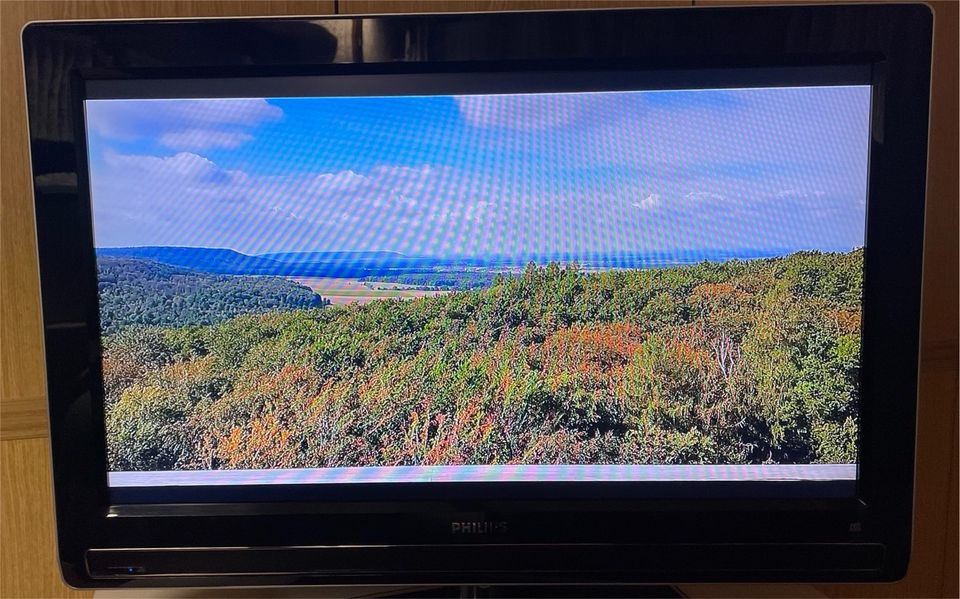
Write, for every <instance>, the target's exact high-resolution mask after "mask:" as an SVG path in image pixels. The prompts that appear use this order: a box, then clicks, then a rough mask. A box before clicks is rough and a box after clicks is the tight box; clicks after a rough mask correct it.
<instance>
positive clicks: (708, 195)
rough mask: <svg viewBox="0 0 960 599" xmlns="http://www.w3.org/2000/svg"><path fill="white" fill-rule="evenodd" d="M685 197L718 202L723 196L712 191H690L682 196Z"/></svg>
mask: <svg viewBox="0 0 960 599" xmlns="http://www.w3.org/2000/svg"><path fill="white" fill-rule="evenodd" d="M684 197H685V198H686V199H688V200H691V201H694V202H720V201H723V196H722V195H720V194H719V193H713V192H712V191H691V192H690V193H688V194H687V195H685V196H684Z"/></svg>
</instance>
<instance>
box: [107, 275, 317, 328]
mask: <svg viewBox="0 0 960 599" xmlns="http://www.w3.org/2000/svg"><path fill="white" fill-rule="evenodd" d="M97 271H98V273H97V278H98V284H99V288H100V289H99V292H100V324H101V329H102V330H103V331H104V333H107V334H109V333H114V332H117V331H119V330H121V329H123V328H125V327H129V326H143V325H176V326H182V325H192V324H213V323H216V322H221V321H224V320H227V319H229V318H232V317H234V316H237V315H239V314H246V313H248V312H258V313H263V312H269V311H271V310H291V309H295V308H313V307H318V306H322V305H323V304H324V300H323V298H321V297H320V296H319V295H316V294H315V293H313V292H312V291H311V290H310V289H309V288H307V287H304V286H303V285H299V284H297V283H294V282H292V281H288V280H287V279H284V278H281V277H244V276H224V275H212V274H207V273H202V272H198V271H195V270H190V269H186V268H179V267H176V266H169V265H166V264H160V263H158V262H154V261H152V260H146V259H139V258H114V257H107V256H100V257H98V259H97Z"/></svg>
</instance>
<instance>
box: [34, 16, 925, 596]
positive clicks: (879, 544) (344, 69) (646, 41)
mask: <svg viewBox="0 0 960 599" xmlns="http://www.w3.org/2000/svg"><path fill="white" fill-rule="evenodd" d="M931 20H932V17H931V13H930V10H929V9H928V8H927V7H926V6H923V5H919V4H913V5H898V4H884V5H863V4H858V5H851V6H841V5H837V6H828V5H819V6H789V7H787V6H780V7H760V6H753V7H747V8H692V9H669V10H667V9H663V10H661V9H657V10H608V11H583V12H578V11H561V12H517V13H503V14H450V15H417V16H362V17H322V18H259V19H225V20H152V21H149V20H145V21H103V22H65V23H34V24H30V25H28V26H27V27H26V28H25V30H24V32H23V50H24V60H25V71H26V90H27V98H28V108H29V123H30V138H31V150H32V169H33V185H34V193H35V205H36V222H37V239H38V248H39V266H40V274H41V285H42V301H43V322H44V335H45V348H46V350H45V351H46V368H47V374H48V389H49V408H50V427H51V429H50V431H51V440H52V450H53V464H54V482H55V496H56V517H57V529H58V539H59V560H60V563H61V566H62V570H63V574H64V577H65V579H66V580H67V582H69V583H70V584H71V585H75V586H79V587H91V586H103V587H111V586H121V585H129V586H148V585H191V586H199V585H218V584H232V585H236V584H334V583H337V584H358V583H367V584H371V583H376V584H387V583H389V584H407V583H409V584H444V583H446V584H450V583H478V584H479V583H482V584H498V583H500V584H504V583H543V582H552V583H555V584H556V583H639V582H653V581H671V582H678V581H747V580H751V581H760V580H767V581H842V580H892V579H896V578H898V577H900V576H902V575H903V573H904V571H905V569H906V566H907V563H908V558H909V554H910V542H911V508H912V493H913V487H912V484H913V448H914V423H915V418H914V416H915V408H916V392H917V387H916V378H917V367H916V365H917V354H918V335H919V333H918V330H919V328H918V323H919V316H920V282H921V249H922V234H923V212H924V192H925V188H924V178H925V169H926V146H927V142H926V140H927V110H928V89H929V63H930V42H931ZM38 509H40V508H38Z"/></svg>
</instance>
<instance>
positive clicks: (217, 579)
mask: <svg viewBox="0 0 960 599" xmlns="http://www.w3.org/2000/svg"><path fill="white" fill-rule="evenodd" d="M344 21H346V22H348V23H349V24H350V26H349V27H343V26H342V23H343V22H344ZM335 23H339V24H340V25H336V24H335ZM931 25H932V15H931V13H930V11H929V9H928V8H927V7H925V6H924V5H917V4H913V5H881V6H875V5H852V6H791V7H748V8H709V9H708V8H688V9H655V10H647V9H641V10H613V11H610V10H608V11H588V12H579V11H563V12H541V13H535V12H531V13H503V14H496V13H481V14H462V15H418V16H382V17H323V18H318V19H309V20H308V19H299V18H276V19H230V20H192V21H187V20H183V21H159V20H158V21H128V22H73V23H36V24H31V25H28V26H27V27H26V28H25V30H24V32H23V43H24V57H25V64H26V69H25V72H26V83H27V90H28V107H29V123H30V139H31V152H32V162H33V166H32V168H33V175H34V194H35V205H36V219H37V235H38V247H39V257H40V274H41V291H42V295H41V297H42V302H43V320H44V339H45V351H46V364H47V377H48V395H49V406H50V426H51V441H52V448H53V462H54V483H55V497H56V510H57V524H58V539H59V551H60V562H61V566H62V569H63V572H64V576H65V578H66V579H67V581H68V582H69V583H71V584H73V585H75V586H117V585H123V584H132V585H160V584H168V585H169V584H183V582H182V578H179V577H177V576H173V575H172V574H169V573H167V574H165V575H159V576H155V577H153V576H150V575H149V574H150V573H149V572H146V573H137V572H134V573H128V574H129V575H128V574H125V573H122V572H113V573H112V574H108V575H104V574H103V572H100V575H98V576H96V577H94V576H92V575H91V568H93V567H92V566H91V562H89V561H88V556H89V555H95V556H96V555H99V554H97V553H93V554H90V553H89V550H92V549H99V550H103V549H123V550H132V549H137V548H140V549H153V550H157V551H155V552H154V555H155V556H156V558H155V559H157V560H160V562H161V563H166V562H170V563H172V562H176V561H177V560H176V559H172V558H171V557H169V556H172V555H173V554H172V553H169V552H164V551H160V550H161V549H163V548H177V547H179V548H198V547H291V546H293V547H301V548H307V547H315V546H324V547H334V546H335V547H345V546H350V547H354V548H355V547H365V546H368V547H373V546H377V547H382V546H390V547H399V548H403V547H413V546H419V547H423V546H438V547H446V548H448V549H449V550H450V555H451V558H450V559H451V563H449V564H447V565H446V568H445V569H444V568H441V567H440V565H438V567H437V571H436V572H433V573H429V572H420V573H418V574H411V575H410V576H406V577H404V576H400V575H399V574H397V573H396V572H393V573H392V574H391V573H389V572H387V571H386V570H384V571H383V572H379V573H378V572H377V571H376V570H375V569H373V570H369V571H368V570H362V569H356V568H354V569H352V570H351V569H349V568H345V569H344V570H343V572H340V573H339V574H340V575H338V573H335V572H326V571H324V572H322V573H313V574H309V573H300V574H295V573H287V574H284V575H269V574H267V573H266V572H260V573H258V574H257V575H255V576H252V577H237V576H231V575H227V574H224V573H219V574H215V575H210V576H204V577H196V578H191V584H225V583H236V582H237V581H244V582H257V583H258V584H281V583H283V584H289V583H291V582H308V583H318V582H334V581H337V582H342V581H351V582H370V581H379V582H393V581H394V580H397V581H400V580H403V581H405V582H431V581H458V580H457V576H458V575H457V573H456V570H455V568H454V564H453V563H452V561H453V560H454V559H457V558H455V554H456V550H455V548H457V547H460V546H461V545H463V543H464V539H463V538H460V537H454V536H452V535H451V533H450V523H451V522H453V521H459V520H471V521H476V520H482V521H496V522H508V523H510V525H509V526H507V527H504V529H503V530H500V529H499V528H497V530H496V534H494V535H490V536H477V537H471V538H468V539H466V544H467V545H468V546H469V547H471V548H474V547H476V546H477V545H480V546H484V545H488V544H493V545H495V546H496V547H497V548H496V549H494V548H493V547H491V548H490V551H491V552H494V551H496V552H503V551H506V552H507V554H509V552H510V551H511V549H510V547H514V548H515V549H514V551H516V552H517V554H518V555H519V554H520V552H521V551H522V550H521V549H520V548H521V547H531V546H537V547H543V551H550V548H551V547H556V548H559V547H567V546H569V545H570V544H583V546H584V547H585V549H584V551H589V549H586V547H590V546H594V545H597V546H601V545H602V546H608V545H610V544H614V545H619V546H622V547H623V550H624V551H627V552H628V553H629V551H628V549H627V548H628V547H633V549H632V550H630V551H632V552H633V553H632V554H633V555H635V556H636V557H637V559H642V558H643V556H644V555H646V556H647V557H648V558H649V557H650V556H653V555H656V554H657V552H658V548H659V550H660V551H663V550H664V548H665V547H667V546H670V545H675V544H686V545H691V546H697V547H701V548H709V547H715V548H716V549H715V551H716V555H717V556H719V555H720V552H723V554H724V555H726V556H732V558H731V559H733V560H734V562H735V563H736V556H737V555H739V554H740V553H742V555H743V563H742V564H741V565H740V567H731V566H729V565H727V566H725V567H724V568H718V567H713V568H711V565H710V563H709V560H707V559H703V558H699V559H698V560H695V561H696V563H693V564H688V565H687V566H685V567H682V568H679V569H676V570H670V569H669V568H664V569H662V570H661V571H660V572H656V571H644V570H638V571H636V572H632V573H631V572H625V571H622V570H620V571H614V570H613V569H611V570H610V571H605V572H604V571H591V572H589V573H583V574H582V576H581V577H580V578H579V579H577V580H579V581H581V582H582V581H588V582H589V581H593V582H622V581H654V580H662V577H663V576H665V575H668V574H669V576H670V577H671V580H673V581H681V580H691V581H692V580H711V579H712V580H721V579H725V580H746V579H756V580H760V579H765V580H891V579H895V578H897V577H899V576H902V574H903V573H904V571H905V568H906V564H907V561H908V556H909V550H910V536H911V535H910V532H911V508H912V484H913V447H914V433H915V430H914V429H915V409H916V377H917V357H918V347H919V339H918V337H919V320H920V318H919V317H920V284H921V275H920V273H921V260H922V234H923V210H924V202H923V196H924V191H925V172H926V132H927V110H928V102H929V98H928V95H929V76H930V75H929V66H930V42H931ZM336 32H343V33H340V34H338V33H336ZM365 39H366V41H367V42H371V41H372V43H371V46H373V47H375V48H379V50H378V52H379V54H376V55H375V56H372V57H371V56H369V55H368V56H366V57H363V56H362V52H361V53H360V55H358V54H357V52H356V49H357V48H360V49H361V50H362V49H363V48H364V47H365V46H364V44H365V41H364V40H365ZM411 39H414V40H416V43H415V44H413V45H414V46H415V47H414V49H413V50H411V42H410V40H411ZM531 39H532V40H536V41H535V42H531V41H530V40H531ZM651 40H652V41H651ZM331 43H333V44H336V45H341V44H348V45H349V46H348V47H350V48H353V49H354V54H353V55H354V57H355V58H354V59H353V60H352V61H351V62H347V63H339V64H333V53H331V52H330V46H331ZM185 48H186V49H188V50H185ZM57 52H59V53H60V56H61V58H63V57H66V58H68V59H67V60H51V56H56V55H57ZM323 52H326V54H323ZM828 67H829V68H832V69H834V70H835V71H836V70H837V69H840V70H841V71H842V70H843V69H848V70H849V69H855V70H857V69H859V70H865V71H866V72H868V73H869V79H870V82H871V83H872V85H873V104H874V113H873V118H872V139H871V148H870V152H871V169H870V175H869V176H870V178H869V201H868V208H869V215H868V222H867V243H866V252H865V280H864V318H863V350H862V374H861V382H862V385H861V396H862V397H867V398H870V397H872V398H880V400H874V401H872V402H871V401H870V400H869V399H868V400H867V401H865V402H864V403H863V405H862V406H861V439H860V442H861V460H860V465H859V469H860V476H859V480H858V485H857V492H856V496H855V497H849V498H838V497H830V496H829V495H830V494H829V493H818V492H816V485H812V486H811V485H809V483H804V484H806V485H807V486H806V487H803V488H805V489H807V491H806V492H798V493H797V494H796V496H794V497H790V498H787V497H785V496H784V493H782V492H781V491H782V489H783V488H784V487H783V485H790V484H792V483H754V484H752V485H743V484H736V485H734V484H732V483H731V484H728V485H732V487H731V489H730V491H729V492H730V493H731V496H728V497H725V498H722V499H716V498H710V497H702V496H698V495H697V493H698V490H699V489H702V488H703V487H702V484H703V483H685V484H679V485H676V484H675V486H674V487H673V488H672V490H671V489H667V492H653V488H652V487H650V486H649V485H650V483H445V484H437V483H431V484H430V485H429V490H427V489H426V487H424V486H423V484H422V483H413V484H406V485H397V484H388V485H383V484H381V485H372V484H371V485H364V486H363V487H362V489H361V488H359V487H353V488H351V489H349V492H350V493H352V495H350V496H348V495H345V494H344V493H345V492H346V491H347V490H345V489H338V490H336V492H334V490H332V487H326V488H324V489H322V490H320V489H318V488H316V487H314V488H312V489H306V491H308V492H307V493H306V494H299V493H301V492H303V491H305V489H303V488H300V489H289V488H286V487H280V488H277V487H272V488H271V489H269V491H270V492H274V493H279V494H280V495H279V496H278V497H282V498H283V499H285V500H286V501H280V502H276V501H267V502H263V501H261V502H249V501H248V502H237V501H233V500H230V501H228V499H232V498H230V497H221V498H218V497H216V496H215V495H213V494H210V495H208V501H206V502H203V503H200V502H197V500H196V496H191V495H189V494H181V495H180V496H179V497H171V500H172V501H171V503H163V504H156V503H154V504H152V505H144V504H134V505H131V504H118V503H117V502H116V501H115V500H114V499H112V498H111V496H110V494H109V492H108V489H107V486H106V471H107V468H106V451H105V436H104V430H103V429H104V422H103V402H102V389H101V385H100V373H99V369H100V363H99V355H100V354H99V343H100V339H99V315H98V309H97V306H98V303H97V295H96V293H97V287H96V267H95V255H94V252H93V239H92V222H91V213H90V202H89V189H88V184H87V169H86V147H85V131H84V123H83V111H82V102H83V99H84V98H85V97H86V92H87V84H88V82H91V81H95V80H97V81H123V80H128V81H129V80H139V81H143V80H151V79H176V80H181V81H182V80H191V79H193V80H198V79H204V78H210V77H211V76H215V77H218V78H251V77H252V78H257V77H303V76H312V77H324V76H331V75H336V76H340V75H361V76H364V77H374V78H376V77H380V78H383V77H391V78H396V77H400V78H402V77H403V76H404V75H409V74H415V73H417V74H425V75H430V74H437V75H440V74H446V75H447V76H450V75H457V74H459V75H463V74H469V73H480V72H485V73H508V74H513V75H520V76H522V75H524V74H529V73H535V72H540V73H557V72H563V73H568V74H569V73H572V74H576V73H587V72H590V71H593V72H594V73H596V72H603V71H617V70H620V71H623V70H629V71H634V72H636V71H643V72H648V73H661V74H663V73H669V72H690V71H694V70H696V71H700V72H709V73H722V72H733V71H736V70H738V69H739V70H741V72H751V71H752V72H754V73H758V72H761V71H762V70H763V69H768V70H772V71H774V72H775V71H777V70H782V71H783V70H789V69H794V70H797V69H800V70H803V69H808V70H809V69H811V68H821V69H824V68H828ZM45 85H46V86H47V88H45V87H44V86H45ZM57 86H59V87H57ZM50 89H53V90H54V91H56V92H59V93H58V94H50V93H49V91H50ZM43 90H46V91H43ZM41 94H46V95H45V96H44V97H41ZM53 173H60V174H63V173H67V174H72V175H73V177H74V179H73V181H74V183H70V178H69V177H66V178H64V177H62V176H58V177H49V175H51V174H53ZM45 176H46V177H45ZM904 198H909V199H904ZM644 484H645V485H647V486H648V487H647V491H648V492H647V493H646V498H644V497H642V496H638V493H637V492H636V491H637V490H638V489H639V487H638V486H637V485H644ZM706 484H714V485H724V484H727V483H706ZM531 485H535V486H531ZM663 488H664V487H661V489H663ZM714 488H715V489H717V490H718V491H719V490H720V487H714ZM797 488H798V489H800V488H801V487H797ZM737 489H739V490H740V492H739V493H738V492H737ZM425 490H427V492H428V493H429V494H430V495H431V496H432V498H431V499H427V498H426V497H424V495H423V492H424V491H425ZM209 491H210V492H211V493H213V492H214V491H215V490H214V489H210V490H209ZM251 491H254V490H251ZM317 491H320V492H319V493H318V492H317ZM386 491H389V493H390V497H391V501H378V500H376V497H378V496H380V495H381V494H382V493H384V492H386ZM664 496H667V497H673V498H675V499H671V500H670V501H669V502H667V501H664V499H663V498H664ZM561 497H566V499H560V498H561ZM134 499H135V498H134ZM263 499H264V500H266V498H263ZM174 523H176V525H174V526H171V524H174ZM317 531H322V532H317ZM640 541H642V543H641V544H638V542H640ZM758 543H767V544H770V543H773V544H776V546H778V547H780V548H781V550H782V551H783V552H784V554H788V553H789V551H788V550H787V549H786V548H787V547H792V548H794V549H796V548H798V547H799V549H796V551H799V553H798V555H800V556H803V555H808V556H810V555H813V554H814V553H816V552H820V551H823V550H824V549H823V548H824V547H827V546H829V547H831V548H839V551H841V552H842V551H844V549H843V548H844V547H848V548H849V555H850V556H854V555H861V554H860V553H857V552H858V551H860V550H861V548H862V547H864V546H876V547H879V548H880V553H879V554H877V553H870V555H871V556H873V557H871V559H872V560H873V561H872V562H870V563H867V559H866V558H863V557H861V558H857V559H853V558H851V559H852V560H853V561H852V562H850V561H849V560H848V561H847V562H844V560H839V561H838V562H837V563H838V564H840V563H843V564H844V565H842V566H841V565H838V566H837V567H835V568H830V567H826V566H817V567H812V566H811V567H804V566H803V565H801V564H802V560H800V561H799V562H796V563H797V565H796V566H789V565H783V564H780V565H779V566H777V567H775V568H774V567H771V568H770V569H767V570H759V569H751V567H750V564H749V563H747V562H748V556H749V555H752V554H751V550H750V549H748V548H749V547H756V546H757V544H758ZM621 544H622V545H621ZM738 547H742V549H737V548H738ZM805 548H806V549H805ZM304 550H306V549H304ZM472 550H473V549H471V551H472ZM831 550H832V549H831ZM371 551H373V549H371ZM738 552H740V553H738ZM868 553H869V552H868ZM197 555H199V554H197ZM353 555H354V556H355V559H358V560H362V559H363V558H362V554H356V553H354V554H353ZM371 555H372V554H371ZM471 555H476V554H471ZM482 555H483V554H482V553H481V554H480V557H479V558H477V557H474V558H473V559H481V560H482V559H483V558H482ZM491 555H492V553H491ZM697 555H704V556H709V553H707V554H703V553H700V554H697ZM791 555H793V554H791ZM863 555H866V553H864V554H863ZM877 555H881V556H882V557H880V558H877V557H876V556H877ZM163 556H167V557H163ZM178 559H180V562H182V555H181V556H180V558H178ZM204 559H211V558H209V557H206V558H204ZM858 559H859V561H860V562H863V563H862V564H861V566H862V567H853V566H851V563H852V564H854V565H856V564H857V563H859V562H858V561H857V560H858ZM164 560H166V562H164ZM198 561H202V560H199V559H198ZM811 563H812V562H811ZM197 567H198V570H197V572H198V573H201V572H202V564H199V563H198V564H197ZM93 569H95V568H93ZM348 570H349V571H350V572H352V574H349V573H348ZM441 570H442V572H441ZM159 571H161V572H165V571H163V570H162V569H161V570H159ZM572 572H576V568H573V569H572ZM142 574H143V575H142ZM470 576H473V577H475V578H478V579H480V580H481V581H487V582H490V581H494V582H495V581H498V580H503V581H507V580H510V581H523V575H522V567H519V568H518V571H516V572H504V571H501V570H498V571H490V572H482V573H474V574H471V575H470ZM459 582H464V580H459Z"/></svg>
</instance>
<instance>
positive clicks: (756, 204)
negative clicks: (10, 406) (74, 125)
mask: <svg viewBox="0 0 960 599" xmlns="http://www.w3.org/2000/svg"><path fill="white" fill-rule="evenodd" d="M869 102H870V90H869V88H868V87H866V86H856V87H821V88H765V89H740V90H706V91H666V92H664V91H656V92H653V91H648V92H615V93H580V94H528V95H514V96H458V97H450V96H437V97H384V98H358V97H338V98H282V99H215V100H204V99H201V100H92V101H88V102H87V104H86V110H87V123H88V131H89V156H90V170H91V182H92V190H93V205H94V222H95V234H96V243H97V245H98V246H99V247H116V246H133V245H178V246H197V247H226V248H232V249H235V250H238V251H241V252H245V253H251V254H253V253H266V252H276V251H329V250H353V251H369V250H381V251H396V252H401V253H404V254H410V255H449V254H456V255H473V256H482V255H489V254H500V255H532V254H534V255H535V254H542V255H549V254H553V253H557V252H565V253H568V254H570V253H572V254H577V253H582V254H584V255H587V254H593V255H595V254H598V253H599V254H618V253H625V252H641V253H642V252H658V253H660V252H667V253H671V252H674V253H683V254H684V255H685V257H687V258H689V257H691V254H692V255H693V256H694V257H695V256H696V255H697V254H698V253H703V254H704V255H707V253H708V251H716V250H727V251H729V252H731V253H732V254H737V253H740V252H765V253H782V252H791V251H796V250H806V249H819V250H826V251H837V250H841V251H843V250H849V249H851V248H853V247H857V246H861V245H863V236H864V220H865V209H866V204H865V200H866V175H867V150H868V139H869V124H868V122H869Z"/></svg>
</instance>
